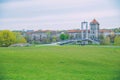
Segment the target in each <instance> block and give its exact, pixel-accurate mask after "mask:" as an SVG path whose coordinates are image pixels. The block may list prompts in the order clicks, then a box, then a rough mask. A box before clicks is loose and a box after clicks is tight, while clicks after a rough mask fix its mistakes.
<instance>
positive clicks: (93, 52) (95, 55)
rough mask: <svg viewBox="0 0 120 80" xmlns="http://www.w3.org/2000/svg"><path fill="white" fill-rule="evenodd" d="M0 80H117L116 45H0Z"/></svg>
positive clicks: (118, 57) (119, 78)
mask: <svg viewBox="0 0 120 80" xmlns="http://www.w3.org/2000/svg"><path fill="white" fill-rule="evenodd" d="M0 80H120V48H114V47H87V46H41V47H17V48H0Z"/></svg>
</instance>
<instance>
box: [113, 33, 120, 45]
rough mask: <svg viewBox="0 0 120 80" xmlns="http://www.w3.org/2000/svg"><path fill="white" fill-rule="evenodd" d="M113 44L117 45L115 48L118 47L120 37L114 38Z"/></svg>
mask: <svg viewBox="0 0 120 80" xmlns="http://www.w3.org/2000/svg"><path fill="white" fill-rule="evenodd" d="M114 44H115V45H117V46H120V35H118V36H116V37H115V39H114Z"/></svg>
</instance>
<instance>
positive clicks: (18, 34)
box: [14, 32, 27, 43]
mask: <svg viewBox="0 0 120 80" xmlns="http://www.w3.org/2000/svg"><path fill="white" fill-rule="evenodd" d="M14 34H15V36H16V43H26V42H27V41H26V39H25V38H24V37H23V36H22V35H21V34H20V33H19V32H15V33H14Z"/></svg>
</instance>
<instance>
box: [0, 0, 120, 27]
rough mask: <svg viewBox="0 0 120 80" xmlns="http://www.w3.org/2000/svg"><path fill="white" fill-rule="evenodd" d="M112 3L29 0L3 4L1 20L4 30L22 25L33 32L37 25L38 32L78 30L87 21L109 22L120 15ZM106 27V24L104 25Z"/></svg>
mask: <svg viewBox="0 0 120 80" xmlns="http://www.w3.org/2000/svg"><path fill="white" fill-rule="evenodd" d="M111 1H112V0H100V1H98V0H74V1H72V0H71V1H70V0H25V1H17V2H8V3H3V4H1V6H2V13H3V15H2V16H1V17H2V18H1V19H0V22H1V23H2V24H1V28H5V26H10V29H11V28H13V29H15V28H20V27H18V26H21V28H25V27H26V28H28V27H29V26H32V27H29V28H31V29H32V28H33V26H34V28H36V29H38V28H42V29H47V28H49V29H55V27H54V26H59V27H60V26H64V27H63V28H64V29H69V28H75V27H74V26H77V27H79V26H80V21H83V20H87V21H89V20H91V19H93V18H97V19H100V20H101V19H104V20H108V18H109V17H114V16H119V13H118V10H117V9H116V8H115V7H114V6H113V4H112V2H111ZM106 18H107V19H106ZM108 24H109V22H108ZM113 24H114V23H113ZM104 25H106V23H104V22H103V26H104ZM38 26H46V27H38ZM70 26H71V27H70ZM72 26H73V27H72ZM6 28H7V27H6ZM29 28H28V29H29ZM60 29H62V28H61V27H60Z"/></svg>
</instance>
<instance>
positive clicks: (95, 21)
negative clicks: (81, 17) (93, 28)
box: [90, 19, 99, 24]
mask: <svg viewBox="0 0 120 80" xmlns="http://www.w3.org/2000/svg"><path fill="white" fill-rule="evenodd" d="M90 24H99V23H98V21H97V20H96V19H93V20H92V21H91V22H90Z"/></svg>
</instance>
